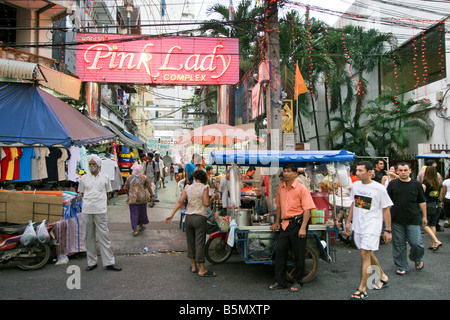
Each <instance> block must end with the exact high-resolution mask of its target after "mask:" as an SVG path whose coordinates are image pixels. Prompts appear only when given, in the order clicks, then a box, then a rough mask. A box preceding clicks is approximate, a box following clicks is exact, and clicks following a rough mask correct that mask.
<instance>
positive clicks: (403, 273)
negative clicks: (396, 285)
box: [395, 270, 406, 276]
mask: <svg viewBox="0 0 450 320" xmlns="http://www.w3.org/2000/svg"><path fill="white" fill-rule="evenodd" d="M395 274H396V275H398V276H404V275H405V274H406V271H404V270H397V271H395Z"/></svg>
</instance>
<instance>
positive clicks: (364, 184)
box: [345, 161, 393, 300]
mask: <svg viewBox="0 0 450 320" xmlns="http://www.w3.org/2000/svg"><path fill="white" fill-rule="evenodd" d="M356 175H357V176H358V179H359V181H356V182H355V183H354V184H353V186H352V190H351V194H350V199H351V200H352V204H351V206H350V210H349V213H348V218H347V222H346V223H345V232H346V233H347V234H348V235H350V234H351V230H350V221H352V223H353V224H352V229H353V236H354V240H355V244H356V247H357V248H358V249H359V250H360V252H361V270H362V272H361V282H360V284H359V287H358V289H357V290H356V292H355V293H354V294H352V295H351V297H350V299H352V300H362V299H366V298H367V290H366V289H367V282H368V280H369V276H370V275H371V274H372V273H373V271H375V272H376V274H377V277H376V280H378V281H377V283H376V284H375V285H373V289H375V290H380V289H383V288H385V287H387V286H389V279H388V277H387V275H386V274H385V273H384V272H383V269H381V266H380V263H379V262H378V259H377V258H376V257H375V254H374V251H377V250H378V247H379V243H380V234H381V232H382V229H383V219H384V223H385V227H386V229H385V230H384V238H385V241H386V242H390V241H391V240H392V231H391V214H390V210H389V207H390V206H392V205H393V202H392V201H391V198H390V197H389V195H388V194H387V191H386V188H385V187H384V186H382V185H381V184H380V183H378V182H376V181H372V178H371V175H373V167H372V164H371V163H370V162H368V161H362V162H360V163H358V165H357V167H356ZM378 277H379V278H378Z"/></svg>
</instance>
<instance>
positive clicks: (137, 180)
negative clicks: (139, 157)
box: [124, 164, 155, 237]
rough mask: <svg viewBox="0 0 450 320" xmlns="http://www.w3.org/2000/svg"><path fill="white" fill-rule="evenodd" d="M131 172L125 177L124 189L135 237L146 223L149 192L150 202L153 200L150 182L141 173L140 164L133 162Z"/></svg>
mask: <svg viewBox="0 0 450 320" xmlns="http://www.w3.org/2000/svg"><path fill="white" fill-rule="evenodd" d="M131 169H132V170H133V171H132V174H131V176H129V177H128V178H127V181H126V182H125V186H124V189H125V190H126V191H127V193H128V199H127V204H128V205H129V207H130V220H131V227H132V228H133V237H137V235H138V234H139V231H143V230H144V229H145V227H144V224H148V216H147V201H148V194H147V191H148V192H149V193H150V196H151V199H152V202H154V201H155V197H154V195H153V191H152V187H151V182H150V180H149V179H148V178H147V176H145V175H143V174H142V166H141V165H140V164H134V165H133V167H132V168H131ZM138 225H139V229H138Z"/></svg>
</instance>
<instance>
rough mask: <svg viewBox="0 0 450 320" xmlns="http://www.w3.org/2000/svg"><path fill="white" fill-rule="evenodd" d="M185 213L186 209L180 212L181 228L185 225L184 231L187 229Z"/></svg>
mask: <svg viewBox="0 0 450 320" xmlns="http://www.w3.org/2000/svg"><path fill="white" fill-rule="evenodd" d="M185 215H186V210H183V211H181V214H180V229H181V227H183V232H184V230H185V223H184V221H183V219H184V216H185Z"/></svg>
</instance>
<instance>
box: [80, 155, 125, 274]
mask: <svg viewBox="0 0 450 320" xmlns="http://www.w3.org/2000/svg"><path fill="white" fill-rule="evenodd" d="M88 161H89V171H90V172H89V173H87V174H85V175H84V176H82V177H81V180H80V183H79V186H78V192H79V193H80V194H81V196H82V197H83V209H82V213H83V229H84V230H83V231H84V232H83V233H84V237H85V244H86V253H87V264H88V266H87V268H86V271H91V270H93V269H95V268H96V267H97V250H96V247H95V236H96V235H97V236H98V240H99V247H100V252H101V256H102V262H103V266H104V267H106V269H107V270H113V271H121V270H122V269H121V268H120V267H118V266H117V265H116V263H115V259H114V253H113V252H112V250H111V242H110V241H109V230H108V225H107V220H106V212H107V206H108V192H111V191H112V188H111V181H110V180H109V178H108V177H107V176H106V175H104V174H103V173H102V172H101V171H100V169H101V165H102V160H101V159H100V158H99V157H98V156H95V155H91V156H89V157H88Z"/></svg>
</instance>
